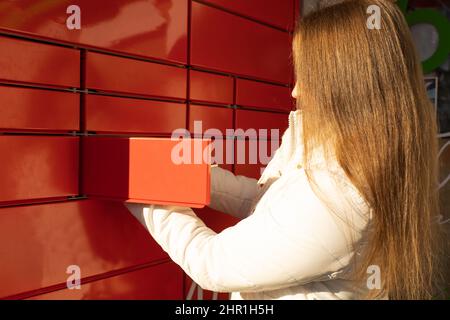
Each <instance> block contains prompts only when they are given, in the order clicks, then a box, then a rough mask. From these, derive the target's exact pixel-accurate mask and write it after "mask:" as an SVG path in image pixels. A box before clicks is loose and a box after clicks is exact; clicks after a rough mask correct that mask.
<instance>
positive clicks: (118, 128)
mask: <svg viewBox="0 0 450 320" xmlns="http://www.w3.org/2000/svg"><path fill="white" fill-rule="evenodd" d="M185 126H186V105H185V104H181V103H171V102H160V101H151V100H141V99H129V98H118V97H107V96H100V95H87V96H86V129H87V130H88V131H97V132H115V133H121V132H127V133H164V134H170V133H172V131H173V130H175V129H178V128H185Z"/></svg>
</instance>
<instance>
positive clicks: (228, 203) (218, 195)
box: [209, 167, 260, 219]
mask: <svg viewBox="0 0 450 320" xmlns="http://www.w3.org/2000/svg"><path fill="white" fill-rule="evenodd" d="M259 191H260V186H259V185H258V184H257V180H256V179H252V178H248V177H245V176H240V175H238V176H236V175H234V174H233V173H232V172H231V171H228V170H225V169H222V168H220V167H213V168H211V200H210V204H209V207H210V208H213V209H214V210H218V211H221V212H224V213H228V214H230V215H232V216H235V217H237V218H240V219H243V218H245V217H247V216H248V215H249V214H250V210H251V207H252V203H253V201H254V199H255V198H256V197H257V195H258V192H259Z"/></svg>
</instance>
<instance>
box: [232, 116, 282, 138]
mask: <svg viewBox="0 0 450 320" xmlns="http://www.w3.org/2000/svg"><path fill="white" fill-rule="evenodd" d="M288 119H289V116H288V114H284V113H270V112H262V111H251V110H236V129H242V130H244V132H247V133H248V135H247V137H251V138H256V137H260V138H263V139H264V138H266V137H269V136H270V137H273V138H274V139H277V138H278V137H277V135H278V136H279V137H280V138H281V137H282V135H283V133H284V131H285V130H286V129H287V127H288ZM277 129H278V130H277ZM247 130H248V131H247ZM264 130H265V131H264ZM272 130H275V131H272ZM239 136H243V134H242V133H241V134H239Z"/></svg>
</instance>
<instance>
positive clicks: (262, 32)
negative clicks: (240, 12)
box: [191, 2, 291, 84]
mask: <svg viewBox="0 0 450 320" xmlns="http://www.w3.org/2000/svg"><path fill="white" fill-rule="evenodd" d="M290 51H291V41H290V37H289V34H288V33H286V32H283V31H279V30H276V29H273V28H270V27H266V26H264V25H260V24H257V23H254V22H252V21H249V20H247V19H244V18H241V17H238V16H235V15H233V14H230V13H227V12H224V11H221V10H219V9H215V8H212V7H209V6H206V5H204V4H201V3H197V2H192V34H191V63H192V64H193V65H196V66H202V67H206V68H210V69H214V70H220V71H225V72H231V73H235V74H239V75H247V76H252V77H256V78H259V79H267V80H273V81H277V82H280V83H285V84H290V83H291V75H290V70H291V64H290V62H289V61H290Z"/></svg>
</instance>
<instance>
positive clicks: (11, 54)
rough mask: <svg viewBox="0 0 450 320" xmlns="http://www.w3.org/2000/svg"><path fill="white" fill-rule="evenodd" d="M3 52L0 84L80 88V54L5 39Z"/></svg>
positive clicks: (0, 42)
mask: <svg viewBox="0 0 450 320" xmlns="http://www.w3.org/2000/svg"><path fill="white" fill-rule="evenodd" d="M0 11H2V12H3V10H0ZM0 48H1V50H0V81H20V82H22V81H23V82H31V83H38V84H46V85H57V86H66V87H79V85H80V52H79V51H78V50H75V49H69V48H63V47H58V46H53V45H48V44H42V43H36V42H30V41H26V40H19V39H13V38H7V37H2V36H0Z"/></svg>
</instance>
